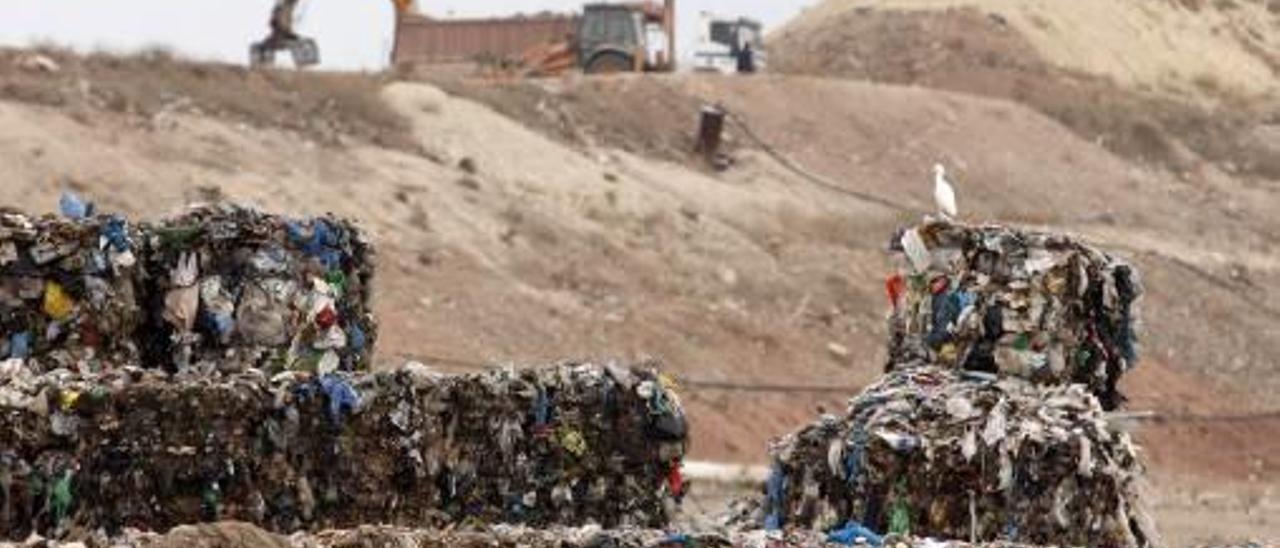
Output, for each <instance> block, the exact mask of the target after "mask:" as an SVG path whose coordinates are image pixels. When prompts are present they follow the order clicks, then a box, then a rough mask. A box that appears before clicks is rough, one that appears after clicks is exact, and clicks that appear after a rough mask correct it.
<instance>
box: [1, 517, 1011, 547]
mask: <svg viewBox="0 0 1280 548" xmlns="http://www.w3.org/2000/svg"><path fill="white" fill-rule="evenodd" d="M232 539H234V540H235V541H236V542H238V543H240V544H242V545H243V544H245V543H250V544H252V545H259V544H261V545H263V546H292V547H295V548H330V547H333V548H337V547H349V546H414V547H418V548H436V547H438V548H491V547H495V546H519V547H527V548H684V547H704V548H715V547H720V548H729V547H741V548H784V547H785V548H808V547H813V548H818V547H829V546H848V545H849V543H842V542H841V541H840V540H839V539H832V538H831V537H830V536H828V535H824V534H821V533H816V532H812V531H792V532H788V533H786V534H781V533H769V532H766V531H762V530H755V531H715V532H703V533H681V532H667V531H661V530H657V529H620V530H619V529H615V530H604V529H601V528H600V527H599V526H593V525H588V526H583V527H553V528H546V529H532V528H529V527H524V526H506V525H494V526H491V527H463V528H456V529H449V530H432V529H409V528H402V527H389V526H378V525H366V526H362V527H359V528H356V529H344V530H333V531H324V532H320V533H302V532H300V533H295V534H293V535H291V536H289V537H283V536H277V535H272V534H269V533H266V532H265V531H262V530H260V529H257V528H255V527H252V526H250V525H247V524H243V523H217V524H207V525H198V526H183V527H179V528H176V529H174V530H173V531H170V532H168V533H166V534H158V533H144V532H139V531H134V530H130V531H126V532H125V533H124V534H122V535H120V536H119V537H117V538H115V539H106V538H90V539H88V541H87V542H86V545H87V546H90V547H93V548H96V547H99V546H101V547H103V548H106V547H108V546H110V547H115V546H122V545H123V546H137V547H141V548H146V547H152V546H154V547H162V546H221V545H224V544H228V543H229V542H231V541H232ZM38 543H39V540H34V541H33V540H29V541H27V543H24V546H32V547H33V548H34V547H35V546H40V544H38ZM887 544H888V545H890V546H894V547H902V548H968V547H970V546H975V547H976V546H989V547H992V548H995V547H1000V548H1017V546H1018V545H1014V544H1011V543H992V544H985V545H976V544H967V543H963V542H948V543H942V542H938V541H936V540H929V539H909V538H903V539H890V541H889V542H887Z"/></svg>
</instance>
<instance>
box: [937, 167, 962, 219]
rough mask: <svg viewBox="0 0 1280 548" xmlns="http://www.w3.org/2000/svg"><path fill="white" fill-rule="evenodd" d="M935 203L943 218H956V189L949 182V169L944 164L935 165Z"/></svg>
mask: <svg viewBox="0 0 1280 548" xmlns="http://www.w3.org/2000/svg"><path fill="white" fill-rule="evenodd" d="M933 201H934V203H935V204H937V206H938V213H940V214H941V215H942V216H943V218H946V219H948V220H950V219H954V218H955V217H956V214H957V210H956V189H955V187H954V186H952V185H951V181H948V180H947V168H946V167H943V165H942V164H933Z"/></svg>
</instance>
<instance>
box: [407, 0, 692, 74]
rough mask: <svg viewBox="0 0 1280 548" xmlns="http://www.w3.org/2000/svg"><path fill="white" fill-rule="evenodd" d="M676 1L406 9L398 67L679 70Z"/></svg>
mask: <svg viewBox="0 0 1280 548" xmlns="http://www.w3.org/2000/svg"><path fill="white" fill-rule="evenodd" d="M674 29H675V0H665V3H663V4H658V3H656V2H653V1H647V2H637V3H625V4H618V3H594V4H587V5H586V6H584V7H583V10H582V13H581V14H549V13H548V14H539V15H533V16H516V17H507V18H484V19H436V18H432V17H428V16H424V15H417V14H402V15H401V16H400V17H399V18H398V19H397V23H396V41H395V49H394V51H393V53H392V62H393V63H394V64H395V65H406V64H407V65H424V64H426V65H429V64H448V63H464V62H487V63H499V64H512V65H518V66H521V67H523V68H524V69H525V70H527V71H528V72H530V73H556V72H561V71H563V70H567V69H570V68H574V67H576V68H581V69H582V70H583V71H584V72H587V73H605V72H627V71H647V70H648V71H667V70H672V69H673V68H674V63H673V62H672V60H673V59H674V58H675V55H674V54H673V52H674V51H675V31H674Z"/></svg>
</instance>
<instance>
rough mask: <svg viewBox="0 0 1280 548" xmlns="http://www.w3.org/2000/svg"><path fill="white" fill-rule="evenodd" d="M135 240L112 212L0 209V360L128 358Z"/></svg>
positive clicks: (75, 362)
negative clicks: (38, 213)
mask: <svg viewBox="0 0 1280 548" xmlns="http://www.w3.org/2000/svg"><path fill="white" fill-rule="evenodd" d="M136 242H138V236H137V233H136V231H135V230H134V229H133V228H132V227H130V226H129V224H128V223H127V222H126V221H125V220H124V219H122V218H120V217H114V216H95V217H80V218H74V219H72V218H62V217H54V216H49V215H46V216H43V217H39V218H34V217H31V216H28V215H25V214H22V213H18V212H13V211H0V360H2V359H8V358H11V357H12V358H20V359H21V358H28V357H38V358H40V363H43V364H45V365H47V366H49V367H65V368H71V369H80V368H85V369H94V368H98V367H101V366H102V363H104V362H107V363H111V362H114V363H122V362H129V361H136V360H137V359H138V348H137V346H136V345H135V344H134V332H135V330H136V328H137V326H138V325H139V324H140V323H141V322H142V313H141V311H140V309H139V306H138V301H137V290H138V287H139V286H140V281H141V269H140V268H139V267H138V264H137V263H138V259H137V254H136V251H135V250H136Z"/></svg>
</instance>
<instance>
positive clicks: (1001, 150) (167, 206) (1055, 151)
mask: <svg viewBox="0 0 1280 548" xmlns="http://www.w3.org/2000/svg"><path fill="white" fill-rule="evenodd" d="M66 70H74V69H64V72H59V73H56V74H52V75H45V76H41V73H38V72H37V73H30V72H29V71H25V69H15V68H12V65H0V78H3V79H0V89H4V84H5V82H8V81H11V80H13V79H16V78H18V76H16V74H18V72H13V71H22V72H21V78H22V79H26V80H37V79H39V78H49V79H54V80H56V81H55V82H53V83H48V82H46V84H49V85H50V86H52V87H53V88H54V89H61V88H59V87H58V86H62V85H64V84H62V83H60V82H75V81H76V80H77V78H75V77H71V76H69V75H68V74H66V72H65V71H66ZM138 71H139V73H138V77H140V78H141V77H145V75H146V74H147V69H146V68H145V67H142V68H139V69H138ZM272 74H274V73H272ZM93 77H94V76H93V73H86V74H82V75H80V76H79V79H83V80H86V81H89V82H90V85H92V78H93ZM113 77H118V76H113ZM270 78H275V76H271V77H270ZM37 81H38V80H37ZM232 82H234V80H232ZM296 83H297V85H302V86H303V87H305V86H306V84H307V81H306V80H305V79H302V80H297V82H296ZM209 85H213V84H209ZM361 85H363V84H361ZM474 86H481V87H474ZM174 87H175V89H180V88H178V86H177V85H175V86H174ZM365 89H367V88H365ZM373 89H374V90H375V92H374V94H375V95H374V97H375V98H376V97H381V100H384V101H385V103H379V104H383V105H384V106H385V107H386V108H388V109H390V111H391V112H393V113H395V116H396V117H397V118H399V119H401V120H402V121H403V122H404V123H405V127H406V128H407V129H406V130H405V132H406V133H405V134H406V135H407V136H408V138H409V142H408V143H407V144H406V146H380V145H379V144H378V143H377V141H376V139H373V138H370V137H368V135H367V134H364V133H361V132H360V131H358V130H352V131H351V133H350V136H349V137H346V138H338V139H325V138H322V137H321V136H318V135H316V134H314V133H312V132H310V131H308V130H307V129H306V126H303V127H302V128H298V127H293V126H291V125H290V124H274V123H273V124H265V123H264V124H252V125H251V124H248V123H246V122H245V121H244V120H243V119H242V115H240V114H236V113H234V112H233V113H229V114H215V113H212V112H211V111H209V110H208V109H198V110H197V109H189V108H182V109H171V110H169V111H165V112H164V113H163V114H159V115H157V114H150V115H146V114H141V113H137V112H131V111H128V110H124V111H121V110H117V109H112V108H106V107H100V106H94V105H93V104H92V103H91V102H84V101H81V100H79V99H76V100H73V101H71V102H69V103H67V104H58V103H49V102H46V101H37V100H29V99H24V98H23V97H20V96H13V95H5V97H6V99H5V100H2V101H0V127H3V128H5V131H4V132H0V166H3V167H2V168H0V170H2V171H0V174H2V175H3V180H4V183H3V184H2V185H0V204H5V205H14V206H18V207H22V208H25V209H28V210H33V211H51V210H53V209H54V208H55V206H56V203H57V196H58V193H59V192H60V190H61V188H62V187H64V186H65V187H70V188H74V189H77V190H79V191H81V192H83V193H84V194H87V195H88V196H90V197H92V198H94V199H96V200H97V201H98V202H99V203H100V204H101V206H102V207H103V208H105V209H107V210H115V211H123V212H127V213H132V214H137V215H159V214H163V213H165V212H168V211H171V210H173V209H175V208H177V207H180V206H181V205H182V204H183V203H185V202H187V201H193V200H203V199H208V198H209V197H211V196H223V197H227V198H230V199H234V200H240V201H248V202H253V203H257V204H259V205H261V206H263V207H266V208H269V209H273V210H279V211H284V212H288V213H291V214H299V215H301V214H307V213H317V212H322V211H333V212H336V213H339V214H344V215H348V216H352V217H355V218H357V219H360V220H361V221H362V222H363V223H364V224H365V225H366V226H367V227H368V228H369V229H370V230H371V231H372V232H373V233H374V236H375V239H376V241H377V242H378V244H379V246H380V251H381V253H380V255H379V258H378V261H379V268H380V270H379V274H380V276H381V279H380V280H379V282H378V283H379V286H378V293H377V295H376V297H375V298H376V302H375V306H376V308H377V310H378V312H379V315H380V317H381V318H382V319H383V330H382V333H383V335H384V338H383V339H382V340H381V341H380V343H381V346H380V348H379V352H380V354H381V359H382V360H383V361H384V362H386V363H393V362H396V361H399V360H402V359H404V358H410V357H416V358H418V359H421V360H423V361H425V362H427V363H431V364H438V365H440V366H441V367H442V368H449V367H458V366H459V364H456V363H454V362H453V361H451V359H456V360H461V361H463V362H489V361H504V360H515V361H519V362H538V361H545V360H550V359H556V358H560V357H564V356H618V355H621V356H633V355H652V356H658V357H661V358H664V359H665V360H667V362H668V363H669V364H670V367H671V368H672V369H673V370H675V371H677V372H679V373H682V374H684V375H685V376H686V377H687V378H690V379H694V380H701V381H731V382H740V383H771V384H814V385H834V386H857V385H859V384H861V383H864V382H866V381H868V380H870V379H871V378H873V377H874V376H875V375H876V374H877V373H878V372H879V370H880V368H881V365H882V361H883V349H882V343H881V341H882V340H883V312H884V308H883V307H884V303H883V301H882V299H883V297H882V296H881V290H880V289H879V288H880V287H881V280H882V278H883V275H884V273H885V271H886V270H887V269H888V268H889V264H888V261H887V258H886V257H885V255H884V253H883V252H882V247H883V244H884V243H885V241H886V239H887V237H888V235H889V234H890V233H891V231H892V229H893V228H894V227H896V226H898V225H900V224H903V223H907V222H911V221H912V220H914V219H915V218H916V216H917V214H916V213H912V212H909V210H915V211H924V210H926V209H927V208H928V204H929V202H930V199H929V188H930V187H929V185H928V179H927V174H928V167H929V166H930V165H931V164H932V163H933V162H934V161H936V160H942V161H945V162H946V163H948V164H949V165H951V166H953V167H954V168H955V170H956V178H957V179H958V181H959V184H960V196H961V209H962V211H964V212H965V217H966V218H970V219H988V218H991V219H1000V220H1004V221H1010V222H1022V223H1032V224H1046V225H1050V226H1052V227H1055V228H1058V229H1066V230H1071V231H1075V232H1078V233H1082V234H1085V235H1087V236H1089V237H1091V238H1094V239H1097V240H1099V241H1101V242H1103V243H1106V244H1108V245H1110V246H1112V247H1114V248H1115V249H1118V250H1120V251H1121V252H1122V253H1124V254H1127V255H1130V256H1132V257H1133V258H1134V259H1135V260H1136V261H1137V262H1138V263H1139V264H1140V265H1141V266H1142V267H1143V269H1144V270H1145V272H1146V273H1147V282H1148V285H1149V289H1150V294H1149V298H1148V299H1147V301H1146V303H1145V310H1146V312H1145V316H1146V320H1147V322H1146V323H1147V331H1148V337H1147V341H1148V342H1147V345H1146V355H1147V356H1148V357H1149V359H1148V360H1146V362H1145V363H1143V364H1142V366H1141V368H1140V369H1139V370H1138V371H1137V372H1136V373H1135V375H1134V376H1133V377H1132V378H1131V379H1129V380H1128V381H1127V383H1126V384H1127V389H1128V391H1129V393H1130V394H1131V395H1132V396H1133V399H1134V402H1133V407H1134V408H1137V409H1154V410H1157V411H1160V412H1163V413H1174V414H1182V413H1192V414H1205V413H1208V414H1239V413H1249V412H1252V411H1256V410H1260V409H1275V408H1277V407H1278V406H1280V396H1277V395H1276V394H1277V391H1276V388H1278V387H1280V374H1278V373H1280V371H1278V370H1277V365H1276V363H1275V361H1274V359H1273V357H1274V356H1275V355H1277V354H1278V351H1280V336H1277V335H1278V334H1277V332H1276V329H1277V325H1280V320H1278V318H1280V313H1277V310H1280V294H1277V292H1276V291H1275V290H1274V289H1273V288H1274V287H1276V283H1275V282H1277V281H1280V270H1278V268H1280V267H1278V266H1277V264H1276V259H1275V257H1276V245H1277V241H1276V236H1275V235H1276V234H1280V222H1277V221H1276V220H1275V219H1276V217H1275V213H1276V208H1277V207H1278V206H1280V200H1277V199H1276V198H1277V196H1276V194H1277V193H1278V192H1280V189H1278V188H1277V186H1276V185H1275V184H1274V183H1257V182H1250V181H1242V180H1240V179H1237V178H1234V177H1232V176H1230V175H1227V174H1223V173H1216V172H1215V173H1214V174H1213V175H1212V176H1211V177H1206V178H1205V179H1203V180H1196V181H1194V182H1186V181H1183V180H1181V179H1179V178H1178V177H1176V176H1174V175H1170V174H1168V173H1166V172H1165V171H1163V170H1156V169H1150V168H1144V167H1140V166H1138V165H1135V164H1134V163H1131V162H1129V161H1127V160H1126V159H1123V158H1121V157H1118V156H1116V155H1113V154H1112V153H1110V152H1108V151H1107V150H1105V149H1103V148H1101V147H1099V146H1098V145H1097V144H1095V143H1094V142H1091V141H1087V140H1084V139H1081V138H1080V137H1079V136H1078V135H1077V134H1076V133H1074V132H1072V131H1071V130H1069V129H1067V128H1065V127H1063V126H1062V125H1060V124H1058V123H1056V122H1055V121H1053V120H1052V119H1050V118H1047V117H1045V116H1043V115H1041V114H1038V113H1036V112H1035V111H1034V110H1032V109H1029V108H1027V107H1023V106H1020V105H1017V104H1014V103H1011V102H1008V101H1003V100H993V99H982V98H976V97H972V96H967V95H960V94H952V93H946V92H939V91H933V90H928V89H923V88H903V87H896V86H888V85H879V84H868V83H859V82H842V81H831V80H819V79H811V78H803V77H766V78H760V79H755V80H751V79H740V78H718V77H691V76H675V77H653V78H634V77H621V78H613V79H602V80H586V81H578V80H565V81H554V82H545V83H541V84H538V85H536V86H527V85H524V84H513V85H507V86H494V85H493V83H492V82H482V83H479V84H477V83H466V82H462V83H455V85H454V86H452V87H450V89H453V90H454V91H455V92H456V93H462V94H466V95H471V96H475V97H478V98H479V99H481V100H482V101H485V102H488V103H491V104H495V105H505V107H504V111H505V112H506V114H507V116H504V115H502V114H499V113H498V112H495V111H494V110H492V109H489V108H486V107H484V106H481V105H480V104H478V103H476V102H472V101H469V100H464V99H460V98H458V97H457V96H450V95H447V94H445V93H443V92H441V91H439V90H438V89H436V88H433V87H430V86H427V85H423V84H408V83H401V84H394V85H391V86H389V87H387V88H385V89H383V88H377V87H375V88H373ZM377 90H380V91H377ZM71 96H72V97H75V95H71ZM201 97H205V96H203V95H201ZM357 97H358V98H359V101H361V103H360V104H364V103H363V102H364V101H367V100H368V99H369V97H368V92H361V94H359V95H358V96H357ZM619 97H622V98H625V99H626V100H625V101H619V100H618V98H619ZM201 101H213V100H212V99H201ZM703 101H719V102H722V103H724V104H725V105H726V106H727V107H728V108H729V109H730V110H731V111H732V112H734V113H736V115H737V116H738V117H739V118H740V119H741V120H745V123H746V125H747V126H748V127H750V128H751V130H752V133H753V134H754V135H756V136H757V137H759V138H760V139H761V140H762V141H763V142H765V143H767V144H768V145H770V146H771V147H772V150H774V151H776V152H778V153H780V154H782V155H784V156H785V157H787V158H789V159H792V160H794V161H796V162H798V163H799V164H802V165H804V166H807V168H808V169H810V170H811V171H814V172H816V173H818V174H820V175H822V176H824V177H825V178H827V179H829V180H830V181H831V183H832V184H834V185H835V186H836V190H833V189H831V188H826V187H822V186H820V185H817V184H814V183H813V182H812V181H810V180H809V179H806V178H804V177H801V176H799V175H797V174H795V173H793V172H791V171H789V170H788V169H786V168H784V167H783V166H782V164H781V163H779V161H778V160H777V159H776V158H775V157H772V156H770V155H769V154H768V153H766V152H765V151H764V150H762V148H763V147H762V146H761V143H759V142H755V141H754V140H752V139H751V138H749V136H748V135H747V133H746V132H745V131H744V130H743V127H742V126H740V125H739V126H734V128H733V129H731V135H730V136H731V138H732V147H731V149H732V150H734V155H735V157H736V160H737V162H736V164H735V166H734V167H733V168H732V169H730V170H729V171H728V172H725V173H722V174H714V173H711V172H708V171H705V170H702V169H700V168H697V167H696V166H695V165H694V162H693V161H692V160H690V159H689V158H688V157H687V156H685V155H684V153H683V150H685V149H686V147H687V146H688V143H689V142H690V136H691V134H692V131H693V124H694V120H693V119H692V114H693V112H695V111H696V108H697V107H698V105H700V104H702V102H703ZM198 103H199V102H198ZM618 104H626V105H630V107H628V108H627V109H626V110H625V111H622V112H619V111H618V109H617V107H616V105H618ZM299 112H300V113H301V114H306V111H299ZM375 112H377V111H375ZM310 115H315V116H323V114H314V113H313V114H310ZM335 116H339V117H340V118H344V117H350V118H344V119H351V120H355V121H353V122H349V123H347V125H348V126H351V127H355V126H358V124H360V123H364V122H362V120H369V119H376V116H381V114H376V115H373V116H375V118H370V117H369V115H364V114H360V111H359V110H358V109H353V110H351V111H345V110H339V113H338V114H336V115H335ZM840 189H843V190H844V191H854V192H858V193H863V194H864V195H871V196H875V197H878V198H879V199H880V201H888V202H893V203H898V204H901V205H902V207H903V208H904V209H905V210H906V211H904V210H902V209H894V208H886V207H884V206H883V205H880V204H877V203H873V202H868V201H866V200H864V199H860V198H857V197H855V196H852V195H850V194H848V193H847V192H841V191H840ZM833 343H835V344H837V345H839V346H841V347H843V348H846V349H849V352H848V354H847V355H845V354H843V353H840V352H838V350H839V349H838V348H836V349H835V350H836V351H833V346H832V344H833ZM442 358H443V359H442ZM684 399H685V403H686V406H687V407H688V408H689V411H690V413H691V414H692V416H693V417H694V421H695V424H694V427H695V428H696V432H697V433H696V439H697V442H696V445H695V446H694V447H693V452H694V455H695V457H697V458H699V459H712V460H730V461H739V462H758V461H759V460H760V459H761V458H762V455H763V447H764V444H765V441H766V440H767V439H768V438H769V437H771V436H773V435H777V434H779V433H782V432H785V431H788V430H790V429H792V428H794V427H795V426H797V425H799V424H801V423H803V422H805V421H807V420H809V419H810V418H811V417H812V416H813V413H814V412H815V410H816V409H818V408H820V407H824V406H825V407H826V408H828V409H833V408H837V407H839V406H841V405H842V403H843V400H844V399H845V396H844V395H837V394H810V393H794V392H793V393H761V392H740V391H725V390H711V389H707V388H701V387H699V386H698V385H696V384H695V385H691V386H689V387H687V388H686V389H685V390H684ZM1278 432H1280V421H1277V420H1269V421H1264V420H1242V421H1230V422H1228V421H1218V422H1199V423H1187V422H1175V423H1168V424H1161V425H1153V426H1149V427H1147V428H1145V429H1144V430H1143V431H1142V433H1141V436H1142V439H1143V440H1144V441H1145V442H1146V445H1147V446H1148V448H1149V451H1150V454H1151V461H1152V463H1153V467H1154V473H1155V477H1156V479H1157V480H1159V481H1160V482H1161V490H1160V493H1162V496H1165V497H1169V498H1168V500H1171V501H1184V500H1185V501H1191V502H1187V503H1185V504H1184V503H1182V502H1176V503H1169V504H1170V505H1169V506H1167V508H1169V510H1168V511H1167V512H1165V513H1162V517H1163V518H1164V519H1165V521H1166V523H1168V526H1167V528H1168V529H1169V530H1173V531H1178V530H1180V529H1178V527H1179V526H1182V525H1184V523H1183V522H1179V521H1178V520H1179V517H1180V516H1185V515H1187V513H1190V512H1193V511H1196V510H1195V509H1197V508H1200V506H1197V505H1199V504H1200V501H1202V500H1203V501H1209V502H1211V503H1213V504H1216V505H1218V506H1211V505H1207V504H1208V503H1206V506H1205V507H1206V508H1208V507H1212V508H1218V507H1221V508H1223V510H1222V511H1221V512H1222V513H1230V515H1232V516H1236V517H1238V518H1239V519H1235V518H1233V519H1225V518H1224V519H1220V520H1217V519H1215V520H1212V522H1211V523H1209V524H1208V525H1209V526H1211V527H1209V529H1208V530H1200V531H1198V532H1197V531H1188V532H1186V533H1185V534H1184V533H1179V534H1180V535H1184V536H1177V537H1174V538H1175V539H1181V540H1188V541H1189V540H1191V539H1194V538H1201V537H1196V536H1194V535H1201V536H1203V535H1212V534H1225V535H1239V536H1243V535H1253V536H1258V535H1260V534H1261V533H1262V532H1267V531H1268V530H1270V529H1271V528H1274V527H1275V525H1274V523H1273V522H1270V521H1266V520H1262V521H1259V520H1258V519H1256V514H1249V513H1248V512H1245V511H1243V510H1240V509H1241V508H1249V509H1251V510H1249V512H1258V511H1262V512H1264V514H1265V509H1266V508H1272V507H1273V506H1266V505H1267V504H1273V502H1270V501H1274V499H1275V497H1276V493H1275V489H1276V487H1277V483H1278V482H1277V477H1280V460H1277V459H1276V458H1275V456H1274V455H1276V454H1280V446H1278V445H1277V444H1278V443H1280V442H1278V441H1277V440H1280V437H1277V436H1276V434H1277V433H1278ZM1206 493H1207V495H1206ZM1222 501H1227V502H1222ZM1179 512H1182V513H1179ZM1213 512H1218V510H1213ZM1198 515H1199V514H1198ZM1204 515H1217V514H1212V513H1210V514H1204ZM1219 525H1222V527H1221V528H1219V527H1218V526H1219ZM1182 530H1184V531H1185V529H1182Z"/></svg>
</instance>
